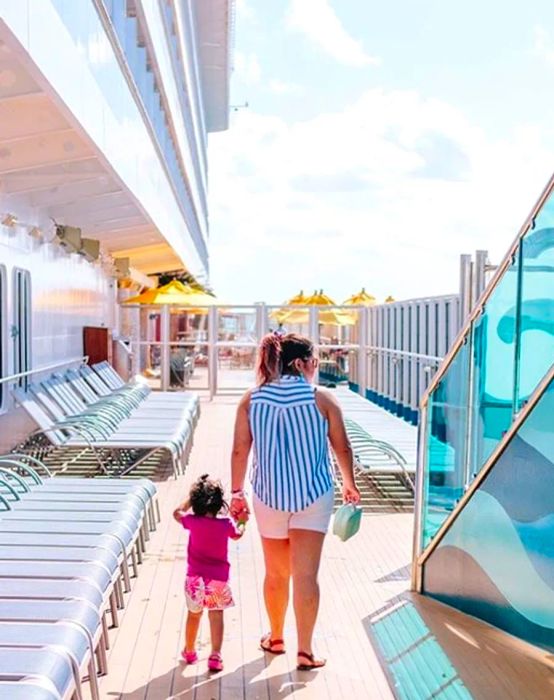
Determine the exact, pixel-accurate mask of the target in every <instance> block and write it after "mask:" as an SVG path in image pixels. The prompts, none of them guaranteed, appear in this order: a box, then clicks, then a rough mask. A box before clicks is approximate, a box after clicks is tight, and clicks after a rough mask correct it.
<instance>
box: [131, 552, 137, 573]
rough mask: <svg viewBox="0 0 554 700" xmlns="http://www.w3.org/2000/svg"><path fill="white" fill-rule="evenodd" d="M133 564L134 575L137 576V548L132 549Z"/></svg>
mask: <svg viewBox="0 0 554 700" xmlns="http://www.w3.org/2000/svg"><path fill="white" fill-rule="evenodd" d="M131 566H132V567H133V576H134V577H135V578H137V576H138V566H137V553H136V552H135V548H134V547H133V548H132V549H131Z"/></svg>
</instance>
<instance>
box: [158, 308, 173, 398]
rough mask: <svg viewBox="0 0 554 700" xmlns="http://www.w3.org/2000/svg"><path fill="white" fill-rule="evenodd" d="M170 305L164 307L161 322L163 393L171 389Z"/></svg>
mask: <svg viewBox="0 0 554 700" xmlns="http://www.w3.org/2000/svg"><path fill="white" fill-rule="evenodd" d="M169 318H170V316H169V305H168V304H164V305H163V306H162V322H161V338H160V340H161V343H162V352H161V360H162V367H161V380H162V381H161V383H162V387H161V388H162V391H167V390H168V389H169V362H170V357H171V351H170V346H169Z"/></svg>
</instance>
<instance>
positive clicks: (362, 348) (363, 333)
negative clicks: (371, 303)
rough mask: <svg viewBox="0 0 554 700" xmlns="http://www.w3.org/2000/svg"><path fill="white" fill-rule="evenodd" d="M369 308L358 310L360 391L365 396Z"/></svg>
mask: <svg viewBox="0 0 554 700" xmlns="http://www.w3.org/2000/svg"><path fill="white" fill-rule="evenodd" d="M368 336H369V309H367V308H366V307H362V308H361V309H359V311H358V346H359V347H358V392H359V393H360V394H361V395H362V396H363V397H364V398H365V396H366V389H367V377H368V372H367V364H368V361H369V358H368V356H367V345H368V341H369V337H368Z"/></svg>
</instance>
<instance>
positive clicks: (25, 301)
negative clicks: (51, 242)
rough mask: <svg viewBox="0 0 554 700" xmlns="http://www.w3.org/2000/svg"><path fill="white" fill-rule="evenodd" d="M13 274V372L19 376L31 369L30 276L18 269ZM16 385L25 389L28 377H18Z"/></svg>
mask: <svg viewBox="0 0 554 700" xmlns="http://www.w3.org/2000/svg"><path fill="white" fill-rule="evenodd" d="M13 274H14V295H13V304H14V306H13V326H12V338H13V371H14V374H21V373H23V372H28V371H29V370H30V369H31V274H30V273H29V271H28V270H21V269H19V268H16V269H15V270H14V271H13ZM17 383H18V385H19V386H20V387H23V388H24V389H27V387H28V385H29V377H27V376H26V377H20V378H19V379H18V380H17Z"/></svg>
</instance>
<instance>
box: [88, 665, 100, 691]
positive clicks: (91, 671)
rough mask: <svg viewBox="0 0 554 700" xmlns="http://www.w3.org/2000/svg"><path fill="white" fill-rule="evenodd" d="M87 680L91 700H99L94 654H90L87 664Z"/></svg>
mask: <svg viewBox="0 0 554 700" xmlns="http://www.w3.org/2000/svg"><path fill="white" fill-rule="evenodd" d="M88 682H89V685H90V695H91V697H92V700H100V689H99V687H98V676H97V675H96V664H95V663H94V654H91V657H90V661H89V664H88Z"/></svg>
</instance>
